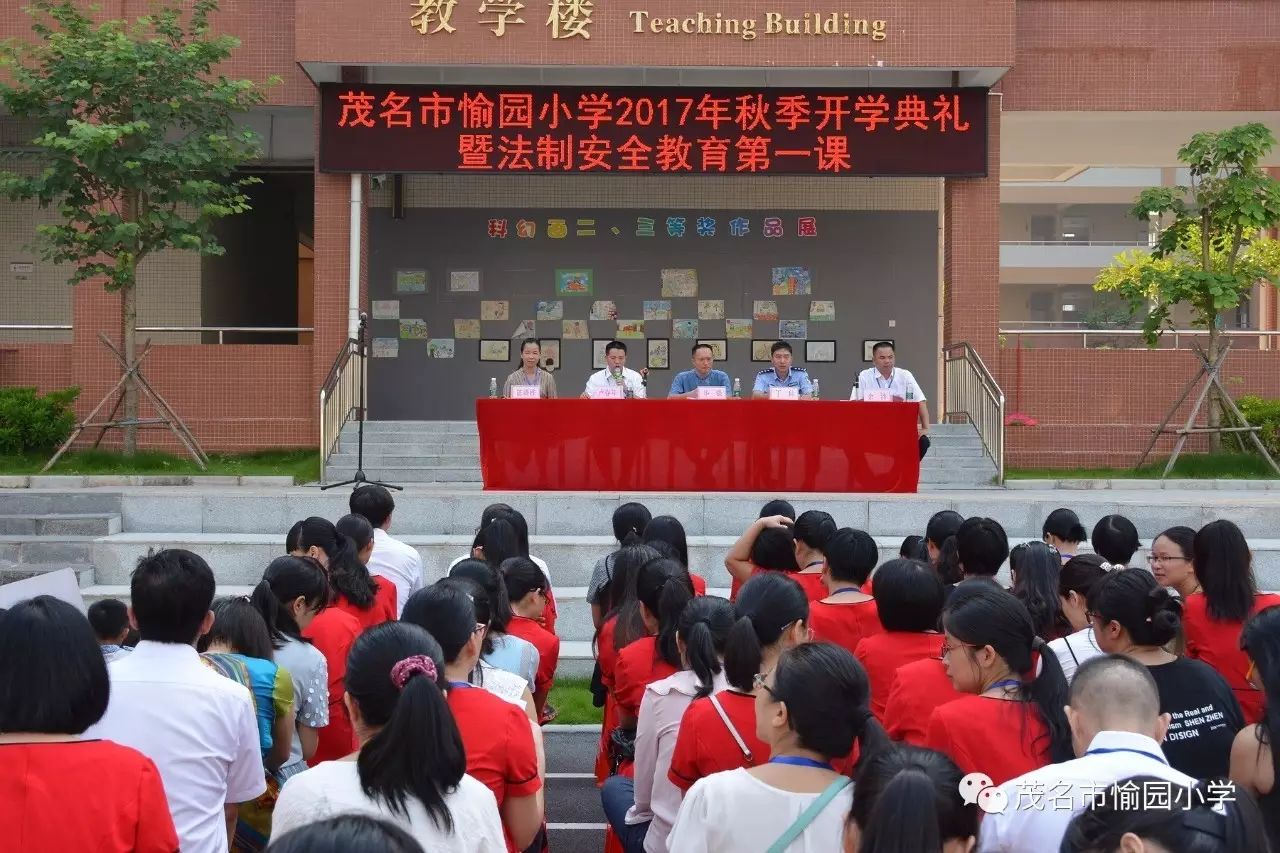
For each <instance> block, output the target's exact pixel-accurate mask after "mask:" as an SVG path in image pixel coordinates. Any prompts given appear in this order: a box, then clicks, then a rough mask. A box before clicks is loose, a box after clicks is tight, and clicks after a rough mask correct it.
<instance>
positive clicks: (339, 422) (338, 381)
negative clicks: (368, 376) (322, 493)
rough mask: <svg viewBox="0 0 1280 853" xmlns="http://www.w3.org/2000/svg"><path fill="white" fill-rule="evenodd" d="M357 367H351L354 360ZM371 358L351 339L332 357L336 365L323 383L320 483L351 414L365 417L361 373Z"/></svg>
mask: <svg viewBox="0 0 1280 853" xmlns="http://www.w3.org/2000/svg"><path fill="white" fill-rule="evenodd" d="M353 360H354V361H355V366H354V368H352V361H353ZM368 367H369V366H368V359H367V358H365V356H364V354H363V353H362V352H361V351H360V342H359V341H357V340H356V339H355V338H348V339H347V340H346V341H345V342H344V343H343V345H342V348H341V349H340V350H339V351H338V355H337V357H336V358H334V360H333V367H331V368H330V369H329V375H328V376H327V377H325V380H324V384H323V385H321V386H320V482H321V483H323V482H324V481H325V467H326V465H327V464H328V461H329V457H330V456H331V455H333V451H334V450H335V449H336V447H337V444H338V439H339V438H340V437H341V436H342V428H343V427H344V426H346V425H347V423H348V422H350V421H351V419H352V417H353V416H354V417H357V418H361V419H363V418H364V409H363V408H362V407H363V403H362V402H361V400H360V396H359V391H360V385H361V384H362V383H361V379H363V378H364V377H362V376H361V374H362V373H364V371H366V370H368Z"/></svg>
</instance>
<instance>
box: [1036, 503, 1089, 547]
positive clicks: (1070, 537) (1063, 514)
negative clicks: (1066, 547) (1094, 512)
mask: <svg viewBox="0 0 1280 853" xmlns="http://www.w3.org/2000/svg"><path fill="white" fill-rule="evenodd" d="M1040 535H1041V536H1042V537H1044V536H1056V537H1057V538H1058V539H1060V540H1061V541H1063V542H1084V541H1085V540H1087V539H1088V538H1089V534H1088V532H1086V531H1085V529H1084V525H1083V524H1081V523H1080V516H1078V515H1076V514H1075V511H1074V510H1069V509H1066V508H1062V509H1055V510H1054V511H1053V512H1051V513H1049V517H1048V518H1046V519H1045V520H1044V525H1043V526H1042V527H1041V528H1040Z"/></svg>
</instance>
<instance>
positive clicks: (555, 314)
mask: <svg viewBox="0 0 1280 853" xmlns="http://www.w3.org/2000/svg"><path fill="white" fill-rule="evenodd" d="M534 314H535V316H536V317H537V319H539V320H563V319H564V300H562V299H551V300H546V301H539V302H538V304H537V305H535V306H534Z"/></svg>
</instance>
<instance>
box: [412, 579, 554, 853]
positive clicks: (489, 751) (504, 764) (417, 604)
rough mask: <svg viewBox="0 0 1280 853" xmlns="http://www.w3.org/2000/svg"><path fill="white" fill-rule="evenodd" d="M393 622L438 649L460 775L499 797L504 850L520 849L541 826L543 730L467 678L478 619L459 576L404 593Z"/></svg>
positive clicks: (479, 635)
mask: <svg viewBox="0 0 1280 853" xmlns="http://www.w3.org/2000/svg"><path fill="white" fill-rule="evenodd" d="M400 621H402V622H408V623H409V624H411V625H417V626H418V627H420V628H424V629H426V631H427V633H429V634H430V635H431V636H432V637H434V638H435V640H436V642H438V643H439V644H440V648H441V650H442V651H443V652H444V677H445V680H446V681H447V683H448V692H447V693H446V694H445V696H446V699H447V700H448V703H449V710H450V711H452V712H453V719H454V721H455V722H456V723H457V725H458V732H459V733H460V734H461V735H462V745H463V747H464V748H465V752H466V756H467V773H469V774H470V775H472V776H474V777H475V778H476V779H479V780H480V781H481V782H483V783H484V784H485V786H486V787H488V789H489V790H490V791H492V792H493V796H494V797H495V798H496V799H497V801H498V812H499V813H500V814H501V815H502V826H503V829H504V830H505V832H506V839H507V850H508V851H512V853H515V851H519V850H524V849H525V848H527V847H529V846H530V845H531V844H533V842H534V840H535V839H536V838H537V836H538V833H539V832H540V831H541V828H542V819H543V793H542V791H543V788H542V776H543V773H544V763H545V762H544V760H543V755H542V748H541V747H542V731H541V729H539V728H538V727H537V726H535V725H533V724H532V723H531V722H530V720H529V718H528V717H527V716H526V715H525V714H524V713H523V709H521V708H520V707H519V706H518V705H514V704H512V703H511V702H508V701H504V700H502V699H499V698H498V697H497V696H495V695H493V694H492V693H490V692H489V691H487V690H485V689H484V688H482V687H478V686H476V685H474V684H472V682H471V677H472V673H474V672H475V669H476V666H477V664H478V663H479V661H480V648H481V645H482V644H483V642H484V632H485V628H486V626H485V624H484V623H483V622H481V621H480V620H479V619H477V617H476V608H475V605H474V604H473V603H472V600H471V597H470V596H469V595H468V594H467V587H466V585H465V584H464V583H463V582H461V581H456V580H442V581H439V582H437V583H435V584H433V585H432V586H429V587H427V588H426V589H420V590H418V591H417V592H415V593H414V594H413V595H411V596H410V597H409V601H408V602H407V603H406V604H405V606H404V613H403V614H401V617H400Z"/></svg>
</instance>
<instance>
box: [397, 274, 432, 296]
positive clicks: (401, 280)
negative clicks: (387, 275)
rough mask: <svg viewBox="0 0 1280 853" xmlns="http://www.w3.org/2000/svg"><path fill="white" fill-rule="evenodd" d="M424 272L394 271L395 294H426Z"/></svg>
mask: <svg viewBox="0 0 1280 853" xmlns="http://www.w3.org/2000/svg"><path fill="white" fill-rule="evenodd" d="M426 292H427V271H426V270H396V293H426Z"/></svg>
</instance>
